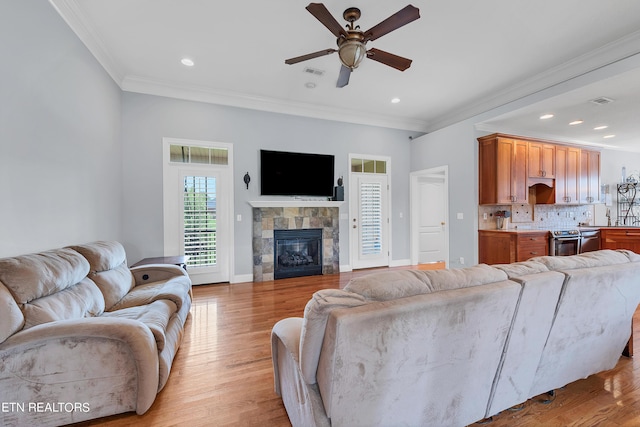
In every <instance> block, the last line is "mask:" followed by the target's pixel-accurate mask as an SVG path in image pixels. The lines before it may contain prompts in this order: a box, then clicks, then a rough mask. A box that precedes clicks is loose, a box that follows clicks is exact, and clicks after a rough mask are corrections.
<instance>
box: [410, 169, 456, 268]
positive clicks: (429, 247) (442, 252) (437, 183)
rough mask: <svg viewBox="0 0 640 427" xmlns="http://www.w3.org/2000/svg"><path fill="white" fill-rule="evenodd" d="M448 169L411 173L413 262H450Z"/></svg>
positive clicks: (447, 263)
mask: <svg viewBox="0 0 640 427" xmlns="http://www.w3.org/2000/svg"><path fill="white" fill-rule="evenodd" d="M446 172H447V171H446V169H444V168H438V169H436V170H430V171H421V172H414V173H412V174H411V248H412V250H411V259H412V263H413V264H425V263H434V262H441V261H444V262H445V263H446V265H447V266H448V265H449V227H448V224H447V218H448V184H447V173H446Z"/></svg>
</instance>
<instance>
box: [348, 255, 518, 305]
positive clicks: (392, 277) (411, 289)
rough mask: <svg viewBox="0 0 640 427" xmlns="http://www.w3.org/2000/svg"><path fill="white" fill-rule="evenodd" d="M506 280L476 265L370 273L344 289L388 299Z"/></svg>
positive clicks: (370, 297) (488, 268)
mask: <svg viewBox="0 0 640 427" xmlns="http://www.w3.org/2000/svg"><path fill="white" fill-rule="evenodd" d="M506 279H507V275H506V274H505V273H504V272H503V271H500V270H497V269H495V268H493V267H490V266H488V265H485V264H480V265H475V266H473V267H468V268H463V269H456V270H395V271H386V272H380V273H373V274H369V275H366V276H362V277H357V278H355V279H351V281H349V283H348V284H347V286H345V288H344V289H345V290H346V291H350V292H354V293H356V294H358V295H362V296H363V297H365V298H366V299H368V300H372V301H390V300H394V299H397V298H404V297H411V296H414V295H420V294H428V293H431V292H436V291H442V290H448V289H457V288H467V287H470V286H478V285H485V284H488V283H495V282H501V281H503V280H506Z"/></svg>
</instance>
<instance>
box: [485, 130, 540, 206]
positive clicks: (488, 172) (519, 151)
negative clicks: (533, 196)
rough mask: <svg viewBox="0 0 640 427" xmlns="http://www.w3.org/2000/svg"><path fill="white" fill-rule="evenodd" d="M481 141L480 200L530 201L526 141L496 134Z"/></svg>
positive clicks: (499, 201)
mask: <svg viewBox="0 0 640 427" xmlns="http://www.w3.org/2000/svg"><path fill="white" fill-rule="evenodd" d="M478 141H479V142H480V147H479V161H480V177H479V184H480V185H479V196H480V197H479V200H480V204H482V205H488V204H509V203H528V202H529V188H528V186H527V178H528V164H527V161H528V148H529V145H528V143H527V141H522V140H518V139H513V138H505V137H501V136H498V135H496V134H494V135H489V136H486V137H482V138H479V139H478Z"/></svg>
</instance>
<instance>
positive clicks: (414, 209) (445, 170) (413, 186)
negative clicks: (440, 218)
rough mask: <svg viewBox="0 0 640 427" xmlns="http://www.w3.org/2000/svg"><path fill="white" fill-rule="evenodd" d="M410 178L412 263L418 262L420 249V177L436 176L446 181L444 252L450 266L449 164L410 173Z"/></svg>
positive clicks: (446, 262) (446, 261)
mask: <svg viewBox="0 0 640 427" xmlns="http://www.w3.org/2000/svg"><path fill="white" fill-rule="evenodd" d="M409 176H410V179H409V195H410V196H409V209H410V211H411V219H410V221H409V235H410V238H409V241H410V245H411V250H410V252H411V264H412V265H417V264H418V259H419V256H418V251H419V239H420V233H419V232H418V230H419V228H420V227H419V219H418V218H419V212H418V209H419V207H420V201H419V200H418V197H419V196H418V183H419V180H420V178H436V179H442V180H443V183H444V217H445V227H444V246H445V248H444V253H445V259H444V261H445V264H446V265H447V266H449V247H450V245H449V223H448V221H449V166H448V165H444V166H438V167H434V168H429V169H423V170H419V171H415V172H411V173H410V175H409Z"/></svg>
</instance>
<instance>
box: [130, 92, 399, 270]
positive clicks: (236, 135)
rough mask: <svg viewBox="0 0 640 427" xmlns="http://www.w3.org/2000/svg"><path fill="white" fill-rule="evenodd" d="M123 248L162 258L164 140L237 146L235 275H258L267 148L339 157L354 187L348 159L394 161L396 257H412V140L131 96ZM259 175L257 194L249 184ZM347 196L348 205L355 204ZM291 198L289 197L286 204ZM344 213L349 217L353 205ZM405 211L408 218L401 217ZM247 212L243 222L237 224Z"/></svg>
mask: <svg viewBox="0 0 640 427" xmlns="http://www.w3.org/2000/svg"><path fill="white" fill-rule="evenodd" d="M122 105H123V112H122V116H123V119H122V135H123V149H124V151H123V153H124V154H123V157H124V162H123V167H124V169H123V177H124V182H123V197H124V218H123V237H122V239H123V242H124V244H125V247H126V249H127V255H128V257H129V260H130V261H134V260H135V259H138V258H141V257H151V256H161V255H162V252H163V245H164V241H163V236H162V227H163V222H162V221H163V218H162V138H163V137H173V138H183V139H195V140H205V141H216V142H225V143H232V144H234V156H235V159H234V160H235V161H234V173H235V176H234V186H235V191H234V193H235V213H234V215H233V219H234V222H233V224H234V227H235V230H234V233H235V234H234V235H235V254H234V255H235V266H234V267H233V268H232V276H233V275H236V276H244V275H251V274H252V271H253V268H252V262H253V259H252V250H251V242H252V224H251V217H252V210H251V206H250V205H249V204H248V203H247V202H248V201H250V200H258V199H259V198H260V182H259V174H260V169H259V150H260V148H265V149H274V150H286V151H297V152H311V153H327V154H334V155H335V156H336V160H335V161H336V165H335V173H336V180H337V178H338V177H339V176H340V175H343V176H344V178H345V183H344V185H345V189H346V190H348V188H349V181H348V173H349V165H348V154H349V153H350V152H351V153H358V154H372V155H384V156H389V157H391V158H392V177H391V180H392V209H393V212H392V218H393V222H392V238H393V242H392V258H393V260H407V259H408V258H409V244H408V237H409V221H408V218H409V215H408V212H409V173H408V171H409V143H410V141H409V135H411V134H412V133H410V132H406V131H399V130H392V129H385V128H378V127H372V126H364V125H355V124H348V123H341V122H334V121H327V120H318V119H310V118H303V117H297V116H289V115H284V114H276V113H268V112H262V111H255V110H248V109H242V108H235V107H225V106H220V105H212V104H206V103H199V102H192V101H183V100H177V99H171V98H165V97H159V96H150V95H143V94H135V93H124V94H123V103H122ZM246 172H249V175H251V184H250V186H249V190H247V189H246V187H245V185H244V183H243V180H242V179H243V176H244V174H245V173H246ZM348 196H349V195H348V194H345V200H348ZM283 199H284V198H283ZM340 212H341V213H342V214H346V213H348V212H349V210H348V204H347V203H345V204H344V206H343V207H342V208H341V210H340ZM400 213H403V218H402V219H401V218H400ZM238 214H240V215H241V216H242V218H243V220H242V222H237V221H235V218H236V216H237V215H238ZM348 225H349V224H348V220H342V221H341V223H340V229H341V233H340V258H341V260H340V262H341V264H346V263H347V262H348V256H349V244H348V239H347V237H348V234H347V232H346V230H348Z"/></svg>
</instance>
